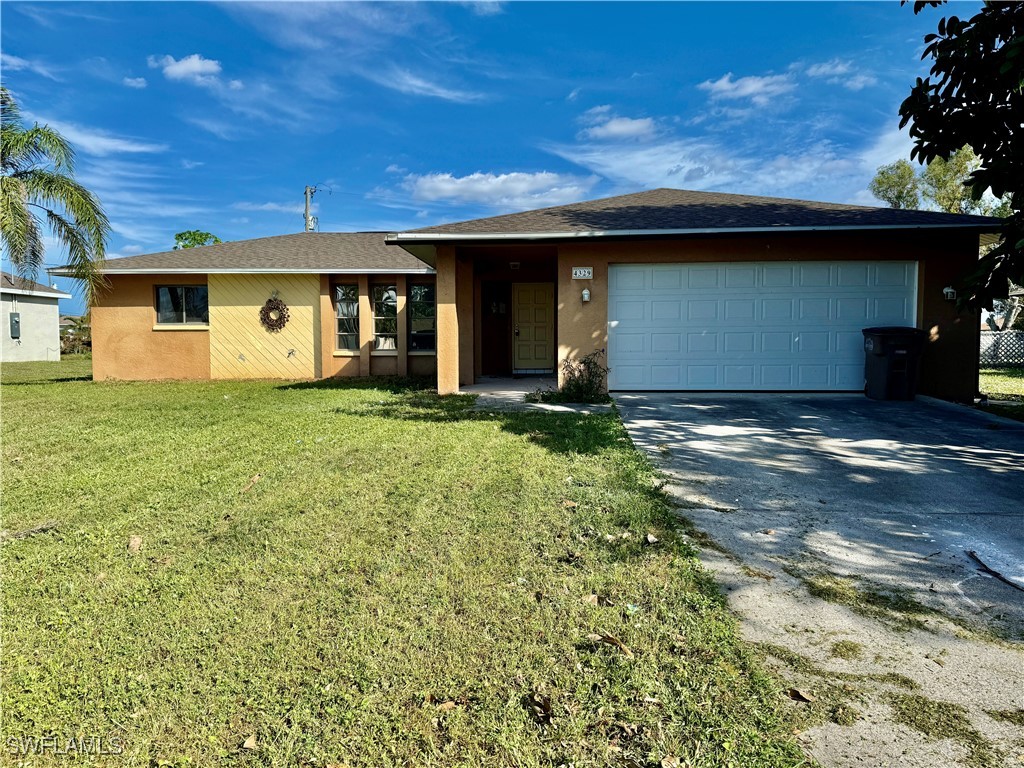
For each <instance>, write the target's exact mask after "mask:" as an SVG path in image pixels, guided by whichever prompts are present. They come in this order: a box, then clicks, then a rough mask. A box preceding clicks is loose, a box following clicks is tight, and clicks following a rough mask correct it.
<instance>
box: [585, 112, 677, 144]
mask: <svg viewBox="0 0 1024 768" xmlns="http://www.w3.org/2000/svg"><path fill="white" fill-rule="evenodd" d="M576 120H577V122H579V123H582V124H583V125H585V126H587V127H586V128H584V129H583V130H582V131H580V132H579V134H577V138H580V139H596V140H601V141H615V140H622V139H649V138H651V137H652V136H654V134H655V133H656V132H657V126H656V125H655V122H654V120H653V119H652V118H650V117H640V118H632V117H620V116H619V115H617V114H615V113H614V112H613V111H612V107H611V105H610V104H601V105H599V106H596V107H591V108H590V109H588V110H587V111H586V112H584V113H583V114H582V115H580V116H579V117H578V118H577V119H576Z"/></svg>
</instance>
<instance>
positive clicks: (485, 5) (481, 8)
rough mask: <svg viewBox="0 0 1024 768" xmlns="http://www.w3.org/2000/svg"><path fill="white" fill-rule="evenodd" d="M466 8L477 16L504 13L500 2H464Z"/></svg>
mask: <svg viewBox="0 0 1024 768" xmlns="http://www.w3.org/2000/svg"><path fill="white" fill-rule="evenodd" d="M461 5H464V6H466V7H467V8H469V9H470V10H471V11H473V13H474V14H476V15H477V16H497V15H498V14H499V13H504V12H505V4H504V3H502V2H500V0H479V1H478V2H464V3H461Z"/></svg>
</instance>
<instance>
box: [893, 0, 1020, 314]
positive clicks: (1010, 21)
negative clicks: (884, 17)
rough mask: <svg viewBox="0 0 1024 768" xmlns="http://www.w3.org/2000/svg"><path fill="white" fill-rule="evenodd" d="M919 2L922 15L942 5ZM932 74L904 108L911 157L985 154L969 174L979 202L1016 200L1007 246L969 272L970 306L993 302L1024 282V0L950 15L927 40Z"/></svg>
mask: <svg viewBox="0 0 1024 768" xmlns="http://www.w3.org/2000/svg"><path fill="white" fill-rule="evenodd" d="M940 4H941V3H940V2H937V1H936V0H926V1H925V2H915V3H914V13H915V14H916V13H920V12H921V11H923V10H925V9H926V8H928V7H935V6H938V5H940ZM924 42H925V49H924V54H923V56H922V58H924V59H931V62H932V66H931V69H930V72H929V75H928V77H925V78H918V80H917V83H916V84H915V85H914V86H913V88H912V89H911V91H910V95H909V96H908V97H907V99H906V100H905V101H904V102H903V104H902V105H901V106H900V118H901V119H900V127H901V128H902V127H903V126H906V125H908V124H909V125H910V136H911V138H912V139H913V140H914V149H913V151H912V152H911V160H915V159H916V160H918V161H919V162H923V163H928V164H931V163H932V162H933V161H934V160H935V159H936V158H942V159H944V160H949V159H950V158H951V157H952V156H953V154H954V153H955V152H956V151H957V150H958V149H960V148H961V147H963V146H965V145H966V146H969V147H970V148H971V149H972V150H973V151H974V153H975V154H976V155H977V159H978V165H977V167H976V168H974V169H973V170H972V171H971V173H970V175H969V179H968V184H969V186H970V189H971V195H972V197H973V199H974V200H981V199H982V197H983V195H984V194H985V193H986V192H987V191H988V190H991V191H992V194H994V195H995V196H996V197H997V198H1008V200H1009V211H1010V215H1009V216H1007V217H1006V218H1005V219H1004V224H1003V227H1002V231H1001V235H1002V237H1001V240H1000V242H999V244H998V245H997V246H996V247H995V248H993V249H992V250H991V251H989V252H988V253H987V254H985V255H984V256H983V257H982V259H981V260H980V262H979V264H978V269H977V270H975V271H974V272H972V273H971V274H969V275H967V276H965V279H964V281H963V284H962V287H963V288H964V289H965V291H966V296H967V303H968V304H970V305H973V306H985V307H990V306H991V303H992V300H993V299H995V298H1000V297H1005V296H1006V295H1007V290H1008V287H1009V281H1011V280H1012V281H1013V282H1015V283H1017V284H1018V285H1020V284H1021V283H1024V210H1022V209H1024V141H1022V139H1024V77H1022V73H1024V3H1020V2H1013V3H998V2H985V3H984V5H983V6H982V8H981V10H980V11H978V13H976V14H975V15H974V16H972V17H971V18H969V19H961V18H958V17H957V16H950V17H948V18H942V19H940V20H939V23H938V30H937V34H929V35H926V36H925V38H924Z"/></svg>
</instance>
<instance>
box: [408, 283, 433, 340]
mask: <svg viewBox="0 0 1024 768" xmlns="http://www.w3.org/2000/svg"><path fill="white" fill-rule="evenodd" d="M436 350H437V302H436V291H435V288H434V286H433V285H431V284H413V285H410V286H409V351H410V352H434V351H436Z"/></svg>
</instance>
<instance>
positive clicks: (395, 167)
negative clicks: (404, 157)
mask: <svg viewBox="0 0 1024 768" xmlns="http://www.w3.org/2000/svg"><path fill="white" fill-rule="evenodd" d="M408 172H409V169H408V168H403V167H402V166H400V165H398V164H397V163H392V164H391V165H389V166H388V167H387V168H385V169H384V173H408Z"/></svg>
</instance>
